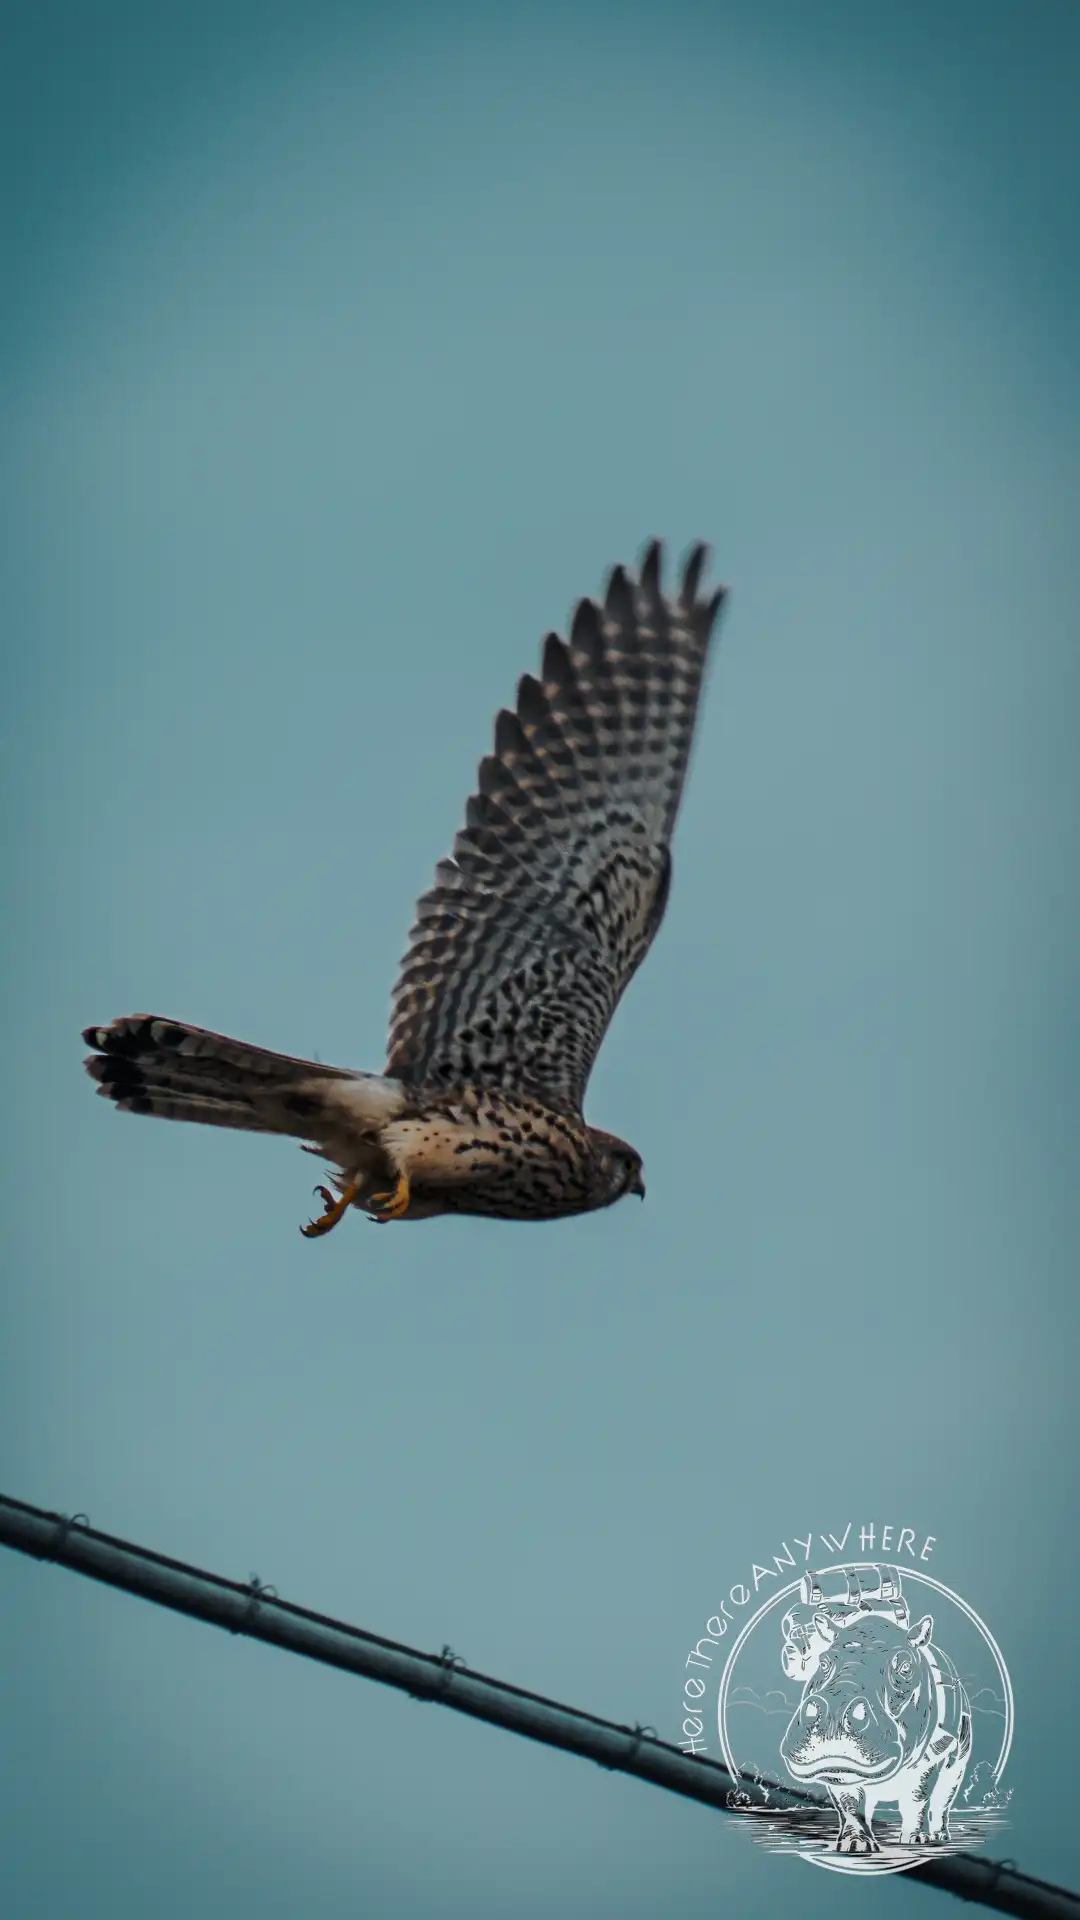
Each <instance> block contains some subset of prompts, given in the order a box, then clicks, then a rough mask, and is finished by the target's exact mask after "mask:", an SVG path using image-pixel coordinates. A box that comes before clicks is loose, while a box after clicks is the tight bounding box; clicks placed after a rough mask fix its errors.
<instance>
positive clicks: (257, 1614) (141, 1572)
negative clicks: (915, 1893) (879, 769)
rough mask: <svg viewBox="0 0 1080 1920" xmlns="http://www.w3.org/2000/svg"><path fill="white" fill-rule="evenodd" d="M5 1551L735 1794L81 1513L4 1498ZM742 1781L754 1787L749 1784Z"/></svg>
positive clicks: (978, 1871)
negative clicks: (120, 1535) (108, 1529)
mask: <svg viewBox="0 0 1080 1920" xmlns="http://www.w3.org/2000/svg"><path fill="white" fill-rule="evenodd" d="M0 1545H4V1546H8V1547H13V1548H15V1549H16V1551H17V1552H19V1553H25V1554H29V1555H30V1556H31V1557H32V1558H33V1559H35V1560H55V1561H57V1562H59V1564H60V1565H61V1566H65V1567H70V1568H71V1569H72V1571H73V1572H76V1573H83V1574H86V1575H88V1576H89V1578H90V1579H92V1580H100V1581H103V1582H104V1583H105V1584H106V1585H107V1586H112V1587H120V1588H122V1589H123V1591H124V1592H126V1593H134V1594H138V1595H139V1596H140V1597H141V1598H142V1599H144V1600H152V1601H154V1602H155V1604H156V1605H158V1606H161V1607H170V1608H171V1609H172V1610H173V1611H174V1612H176V1613H186V1614H189V1615H191V1616H192V1618H194V1619H196V1620H205V1621H206V1622H207V1623H208V1624H209V1625H211V1626H218V1627H224V1628H226V1629H227V1630H228V1632H230V1633H242V1634H244V1635H246V1636H247V1638H249V1639H252V1640H263V1641H266V1642H267V1643H268V1644H269V1645H271V1646H275V1647H282V1648H284V1650H285V1651H286V1652H288V1653H298V1654H302V1655H303V1656H304V1657H305V1658H306V1659H308V1660H319V1661H322V1662H323V1664H324V1665H326V1666H330V1667H338V1668H340V1669H341V1670H342V1671H343V1672H345V1673H355V1674H361V1675H363V1677H364V1678H366V1679H369V1680H379V1681H381V1682H382V1683H383V1684H384V1685H385V1686H390V1687H397V1688H399V1689H400V1690H401V1691H402V1692H403V1693H409V1694H412V1695H413V1697H414V1698H416V1699H420V1700H432V1701H437V1702H438V1703H439V1704H440V1705H442V1706H446V1707H452V1708H453V1709H454V1710H455V1712H457V1713H467V1714H469V1715H471V1716H472V1718H473V1719H475V1720H487V1721H489V1722H490V1723H491V1725H493V1726H497V1727H505V1728H507V1729H508V1730H509V1731H510V1732H512V1733H520V1734H522V1735H524V1737H525V1738H526V1739H529V1740H539V1741H542V1742H543V1743H544V1744H545V1745H546V1746H549V1747H561V1748H562V1749H563V1750H564V1751H565V1752H567V1753H577V1754H580V1755H581V1756H582V1758H583V1759H589V1760H595V1761H596V1762H597V1764H598V1765H599V1766H602V1767H607V1768H609V1769H610V1770H612V1771H615V1772H621V1773H629V1774H633V1775H635V1776H636V1778H637V1779H639V1780H646V1781H648V1782H649V1783H650V1784H651V1785H652V1786H655V1787H665V1788H666V1789H667V1790H668V1792H669V1793H678V1794H681V1795H683V1796H684V1797H685V1798H687V1799H690V1800H700V1801H703V1802H704V1803H705V1804H706V1805H707V1806H712V1807H717V1808H719V1809H721V1811H723V1812H730V1811H731V1806H730V1802H729V1796H730V1795H732V1794H733V1793H734V1792H735V1791H736V1790H737V1789H738V1787H739V1782H738V1781H737V1780H735V1779H734V1778H733V1776H732V1775H731V1774H730V1773H729V1772H728V1770H727V1768H726V1767H725V1766H723V1765H721V1763H720V1762H719V1761H716V1760H711V1759H709V1758H708V1757H707V1756H706V1755H697V1756H691V1755H688V1754H685V1753H683V1752H681V1751H680V1749H679V1748H678V1747H674V1746H671V1745H669V1744H668V1742H667V1741H666V1740H661V1739H660V1738H659V1737H658V1736H657V1734H656V1733H655V1732H654V1731H653V1729H652V1728H650V1727H641V1726H634V1727H627V1726H620V1725H618V1723H617V1722H615V1721H613V1720H602V1719H600V1718H599V1717H598V1716H597V1715H596V1714H592V1713H585V1712H583V1711H582V1710H581V1709H580V1708H578V1707H567V1706H564V1705H562V1703H561V1702H560V1701H558V1700H547V1699H545V1698H544V1697H543V1695H542V1694H538V1693H529V1692H526V1690H525V1689H524V1688H522V1687H514V1686H511V1685H509V1684H508V1683H507V1682H506V1681H504V1680H493V1679H491V1678H490V1677H489V1676H488V1675H487V1674H482V1673H476V1672H474V1671H473V1669H472V1668H471V1667H467V1666H466V1665H465V1663H464V1661H462V1660H461V1659H459V1658H458V1656H457V1655H456V1654H455V1653H454V1652H453V1651H452V1649H451V1648H450V1647H444V1648H443V1650H442V1652H441V1653H437V1654H432V1653H420V1652H418V1651H417V1650H416V1648H414V1647H407V1646H403V1645H401V1644H400V1643H399V1642H398V1641H395V1640H385V1639H383V1638H382V1637H381V1635H379V1634H375V1633H367V1632H365V1631H364V1630H363V1629H362V1628H360V1627H352V1626H349V1625H347V1624H346V1623H345V1622H344V1621H341V1620H333V1619H330V1618H328V1617H327V1616H326V1615H325V1614H320V1613H312V1612H311V1611H310V1610H309V1609H308V1608H306V1607H298V1606H294V1605H293V1604H292V1602H290V1601H288V1600H280V1599H279V1598H278V1596H277V1593H276V1592H275V1590H274V1588H273V1587H270V1586H264V1585H263V1583H262V1582H261V1581H260V1580H258V1579H257V1578H256V1577H255V1576H254V1575H253V1576H252V1578H251V1580H250V1581H249V1582H248V1584H247V1585H246V1586H244V1585H242V1584H241V1583H240V1582H238V1581H233V1580H223V1579H222V1578H221V1577H220V1576H219V1575H218V1574H213V1573H205V1572H203V1571H202V1570H201V1569H200V1568H198V1567H192V1566H188V1565H187V1564H186V1563H185V1562H184V1561H182V1560H170V1559H168V1558H166V1557H165V1555H163V1554H159V1553H152V1552H150V1550H149V1549H148V1548H146V1547H138V1546H134V1545H132V1543H131V1542H130V1541H127V1540H118V1539H115V1538H114V1537H113V1536H112V1535H111V1534H107V1533H99V1532H98V1531H97V1530H96V1529H95V1528H93V1527H91V1526H90V1524H89V1521H88V1520H87V1518H86V1516H85V1514H76V1515H74V1516H73V1517H72V1518H68V1517H66V1516H65V1515H63V1514H58V1513H47V1512H44V1511H43V1510H42V1509H41V1508H40V1507H31V1506H28V1505H26V1504H25V1503H24V1502H23V1501H21V1500H11V1499H8V1498H6V1497H5V1496H4V1495H2V1494H0ZM746 1784H747V1785H750V1784H752V1782H751V1781H750V1779H749V1777H747V1782H746ZM761 1784H764V1785H765V1786H767V1787H768V1789H769V1792H770V1801H771V1804H772V1805H773V1806H774V1807H777V1808H783V1807H790V1808H795V1807H799V1806H806V1805H807V1804H808V1803H809V1804H813V1805H818V1804H822V1803H820V1802H817V1801H815V1800H814V1799H813V1797H812V1796H810V1795H807V1794H801V1793H798V1792H795V1791H793V1790H791V1789H789V1788H787V1787H786V1786H784V1785H783V1783H781V1782H776V1781H767V1782H763V1783H761ZM910 1872H911V1877H912V1878H913V1879H916V1880H919V1881H921V1882H923V1883H924V1884H926V1885H929V1886H934V1887H940V1888H942V1889H943V1890H944V1891H945V1892H948V1893H953V1894H956V1895H957V1896H958V1897H959V1898H960V1899H962V1900H971V1901H976V1902H978V1903H979V1904H980V1905H982V1906H985V1907H991V1908H994V1909H995V1910H996V1911H997V1912H999V1913H1011V1914H1016V1915H1018V1916H1020V1920H1080V1895H1078V1894H1075V1893H1070V1892H1069V1891H1068V1890H1067V1889H1066V1888H1064V1887H1056V1886H1053V1885H1051V1884H1050V1882H1048V1881H1045V1880H1036V1879H1033V1878H1032V1877H1031V1875H1029V1874H1024V1873H1020V1872H1019V1871H1018V1870H1017V1868H1016V1866H1015V1864H1014V1862H1013V1861H1011V1860H986V1859H983V1858H982V1857H981V1856H980V1855H977V1854H966V1853H959V1854H944V1855H941V1856H940V1857H938V1858H937V1859H929V1860H926V1861H925V1862H922V1863H920V1865H919V1866H918V1867H914V1868H912V1869H911V1870H910Z"/></svg>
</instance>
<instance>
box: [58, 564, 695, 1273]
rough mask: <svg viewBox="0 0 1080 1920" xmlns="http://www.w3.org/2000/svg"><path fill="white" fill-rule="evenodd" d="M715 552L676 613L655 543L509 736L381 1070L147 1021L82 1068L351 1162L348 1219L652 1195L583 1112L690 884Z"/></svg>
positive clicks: (500, 735) (150, 1097) (588, 622)
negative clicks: (678, 864) (684, 862)
mask: <svg viewBox="0 0 1080 1920" xmlns="http://www.w3.org/2000/svg"><path fill="white" fill-rule="evenodd" d="M706 558H707V549H706V548H705V547H704V546H696V547H694V548H693V549H692V550H691V552H690V554H689V555H688V557H687V560H686V563H685V566H684V568H683V571H682V575H681V578H680V580H679V583H678V586H677V590H676V592H675V593H674V595H673V596H672V597H671V598H667V597H666V596H665V594H664V591H663V587H662V582H661V563H662V551H661V547H660V543H659V542H658V541H654V542H652V543H651V544H650V545H649V546H648V547H647V548H646V550H645V553H644V555H643V557H642V562H641V566H640V569H639V572H638V575H637V577H636V578H635V577H633V576H632V575H631V574H629V573H628V572H627V571H626V570H625V569H624V568H623V567H616V568H614V570H613V571H612V573H611V575H610V577H609V580H608V585H607V591H606V593H605V596H604V599H603V602H602V603H597V602H594V601H592V600H583V601H581V602H580V604H579V605H578V607H577V610H576V612H575V614H574V617H573V622H572V626H571V630H570V637H569V640H565V641H564V640H562V639H560V638H559V637H558V636H557V635H556V634H549V635H548V638H547V640H546V641H545V644H544V651H543V667H542V673H541V677H540V678H539V679H536V678H534V677H533V676H532V675H529V674H526V675H525V677H524V678H523V679H522V680H521V682H520V684H519V687H518V697H517V706H516V711H514V712H507V711H504V712H502V713H500V714H499V716H498V719H497V721H496V723H495V743H494V752H493V753H492V754H490V755H489V756H488V758H486V759H485V760H483V761H482V762H481V764H480V773H479V785H478V791H477V792H476V793H475V794H474V795H473V797H472V798H471V799H470V801H469V803H468V807H467V811H466V820H465V826H464V828H463V829H462V831H461V832H460V833H459V834H458V836H457V839H456V840H455V842H454V850H453V854H452V856H451V857H450V858H448V859H446V860H443V861H441V862H440V863H439V865H438V867H437V868H436V872H435V885H434V887H433V888H432V890H431V891H430V892H429V893H425V894H424V895H423V896H422V898H421V899H420V902H419V905H418V908H417V919H416V924H415V925H414V927H413V929H412V933H411V936H410V942H409V947H408V951H407V953H406V954H405V957H404V960H403V962H402V966H401V972H400V976H399V978H398V982H397V985H396V987H395V989H394V995H393V1006H392V1013H391V1021H390V1038H389V1049H388V1058H387V1063H386V1069H385V1072H384V1073H381V1074H375V1073H362V1072H359V1071H354V1070H351V1069H348V1068H343V1067H328V1066H323V1065H322V1064H321V1063H319V1062H317V1061H310V1060H300V1059H293V1058H291V1057H290V1056H288V1055H284V1054H278V1053H270V1052H267V1051H265V1050H264V1049H263V1048H260V1047H253V1046H249V1045H247V1044H246V1043H244V1042H242V1041H237V1040H230V1039H227V1038H226V1037H225V1036H224V1035H222V1034H217V1033H210V1032H207V1031H205V1030H204V1029H202V1028H200V1027H191V1026H187V1025H184V1024H182V1023H181V1022H179V1021H175V1020H170V1019H164V1018H161V1017H158V1016H156V1015H150V1014H133V1015H130V1016H127V1017H126V1018H122V1019H119V1020H114V1021H113V1022H112V1023H111V1024H110V1025H109V1026H104V1027H89V1028H87V1030H86V1032H85V1034H84V1036H83V1037H84V1039H85V1040H86V1042H87V1044H88V1045H89V1046H90V1047H92V1048H93V1049H94V1051H93V1052H92V1053H91V1055H90V1057H89V1058H88V1060H87V1062H86V1067H87V1072H88V1073H89V1074H90V1075H91V1077H92V1078H93V1079H94V1080H96V1081H97V1083H98V1091H99V1093H102V1094H104V1095H105V1096H106V1097H107V1098H109V1099H111V1100H114V1101H115V1102H116V1105H117V1106H118V1107H119V1108H121V1109H122V1110H123V1111H125V1112H130V1113H147V1114H157V1115H160V1116H162V1117H164V1118H166V1119H173V1120H195V1121H201V1122H203V1123H205V1124H207V1125H209V1126H219V1127H234V1128H241V1129H245V1130H247V1131H251V1132H257V1133H276V1134H285V1135H289V1136H291V1137H293V1138H294V1139H299V1140H301V1141H302V1142H303V1143H304V1144H305V1146H306V1148H307V1150H308V1151H309V1152H312V1153H318V1154H321V1155H322V1156H323V1157H324V1158H325V1159H326V1160H327V1161H328V1162H329V1163H330V1164H331V1165H332V1166H333V1167H335V1168H336V1169H337V1171H336V1172H335V1173H334V1174H333V1175H332V1176H329V1177H330V1178H331V1179H332V1185H333V1188H334V1189H335V1191H333V1192H332V1191H331V1190H330V1188H329V1187H325V1186H323V1187H318V1188H317V1189H316V1192H317V1193H318V1194H319V1195H320V1197H321V1199H322V1201H323V1208H324V1210H323V1212H322V1214H321V1215H320V1216H319V1218H318V1219H316V1220H313V1221H311V1222H310V1223H309V1225H308V1226H306V1227H305V1228H303V1232H304V1233H306V1234H307V1235H309V1236H310V1237H317V1236H319V1235H321V1234H324V1233H327V1232H329V1230H330V1228H331V1227H333V1226H335V1225H336V1224H337V1222H338V1221H339V1220H340V1219H341V1218H342V1216H343V1214H344V1213H345V1212H346V1211H347V1209H348V1208H349V1207H357V1208H360V1209H361V1210H363V1211H364V1212H366V1213H367V1214H368V1215H369V1216H370V1217H371V1218H373V1219H375V1220H379V1221H383V1222H385V1221H389V1220H417V1219H424V1218H429V1217H431V1216H432V1215H436V1214H449V1213H467V1214H486V1215H488V1216H492V1217H496V1218H499V1219H504V1220H546V1219H556V1218H559V1217H561V1216H565V1215H568V1214H576V1213H585V1212H589V1211H591V1210H592V1209H594V1208H597V1207H605V1206H609V1205H611V1203H612V1202H613V1201H615V1200H618V1199H620V1198H621V1197H622V1196H623V1195H624V1194H628V1193H636V1194H642V1195H643V1194H644V1191H645V1189H644V1182H643V1178H642V1165H641V1158H640V1155H639V1154H638V1153H637V1152H636V1151H635V1149H634V1148H633V1147H631V1146H629V1145H628V1144H627V1143H626V1142H625V1141H624V1140H620V1139H619V1138H618V1137H617V1136H616V1135H614V1134H610V1133H604V1132H602V1131H601V1130H600V1129H599V1128H597V1127H590V1126H588V1125H587V1124H586V1122H585V1119H584V1117H583V1111H582V1109H583V1102H584V1097H585V1088H586V1084H587V1082H588V1078H589V1074H590V1072H591V1070H592V1066H593V1062H594V1060H595V1058H596V1055H597V1052H598V1050H599V1047H600V1044H601V1041H602V1040H603V1038H604V1034H605V1032H606V1031H607V1027H608V1025H609V1023H610V1020H611V1017H612V1014H613V1013H614V1011H615V1008H616V1006H617V1005H618V1002H619V1000H620V998H621V997H622V994H623V991H624V989H625V987H626V985H627V983H628V981H629V980H630V978H631V977H632V975H633V974H634V973H635V972H636V970H637V968H638V967H639V966H640V964H641V962H642V960H643V959H644V957H645V954H646V953H647V952H648V949H649V947H650V945H651V943H652V941H653V938H654V936H655V934H656V931H657V928H658V927H659V925H660V922H661V920H662V918H663V915H664V910H665V907H666V905H667V898H668V890H669V887H670V882H671V853H670V842H671V836H672V831H673V828H674V825H675V817H676V814H677V812H678V808H679V801H680V799H681V796H682V789H683V783H684V780H685V776H686V767H687V761H688V757H689V753H690V745H691V740H692V737H693V731H694V722H695V717H696V713H697V707H698V700H699V695H700V692H701V686H702V679H703V675H704V671H705V665H706V659H707V655H708V650H709V643H710V639H711V637H712V633H713V630H714V627H715V624H716V618H717V614H718V612H719V609H720V606H721V604H722V601H723V599H724V589H723V588H720V589H718V590H717V591H716V592H714V593H712V594H711V595H705V596H703V595H702V593H701V590H700V589H701V577H702V572H703V569H704V565H705V561H706Z"/></svg>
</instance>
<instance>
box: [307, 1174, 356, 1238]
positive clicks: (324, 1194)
mask: <svg viewBox="0 0 1080 1920" xmlns="http://www.w3.org/2000/svg"><path fill="white" fill-rule="evenodd" d="M315 1191H316V1193H317V1194H318V1195H319V1198H320V1199H321V1200H322V1201H323V1203H324V1205H325V1207H326V1212H325V1213H322V1214H320V1215H319V1218H318V1219H317V1220H309V1221H308V1223H307V1226H306V1227H301V1229H300V1231H301V1233H302V1234H303V1236H304V1238H305V1240H317V1239H319V1237H320V1236H321V1235H322V1234H324V1233H329V1231H330V1229H331V1227H336V1226H337V1223H338V1221H339V1220H340V1219H341V1216H342V1214H344V1213H347V1212H348V1210H349V1208H350V1207H351V1206H352V1203H353V1201H354V1200H355V1199H356V1196H357V1194H358V1193H359V1191H360V1189H359V1187H358V1186H357V1184H356V1182H355V1181H354V1180H350V1182H349V1184H348V1186H347V1187H342V1189H341V1192H340V1194H339V1195H338V1198H337V1199H336V1200H335V1199H334V1196H333V1194H332V1193H331V1191H330V1189H329V1187H316V1189H315Z"/></svg>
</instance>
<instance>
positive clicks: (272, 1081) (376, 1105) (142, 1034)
mask: <svg viewBox="0 0 1080 1920" xmlns="http://www.w3.org/2000/svg"><path fill="white" fill-rule="evenodd" d="M83 1039H84V1040H85V1041H86V1044H87V1046H89V1047H93V1048H94V1049H95V1051H94V1052H93V1053H91V1054H90V1055H89V1057H88V1059H87V1061H86V1063H85V1064H86V1071H87V1073H88V1074H89V1075H90V1078H91V1079H92V1080H96V1081H97V1083H98V1089H97V1090H98V1092H99V1093H100V1094H103V1095H104V1096H105V1098H106V1099H108V1100H114V1101H115V1102H116V1105H117V1106H118V1108H119V1109H120V1111H121V1112H122V1113H150V1114H156V1115H158V1117H159V1118H161V1119H164V1120H197V1121H201V1122H202V1123H203V1125H205V1126H211V1127H237V1128H241V1129H243V1130H245V1131H246V1132H249V1133H281V1134H288V1135H291V1136H292V1137H293V1138H294V1139H297V1140H311V1141H314V1142H316V1143H317V1144H318V1145H320V1146H326V1145H328V1144H329V1143H331V1142H332V1141H333V1140H334V1138H335V1137H336V1136H337V1135H339V1134H342V1133H344V1134H345V1135H346V1136H349V1135H351V1136H353V1137H355V1135H356V1134H357V1133H361V1132H364V1131H365V1130H372V1131H377V1130H378V1128H379V1127H381V1126H383V1125H384V1124H385V1123H386V1122H387V1121H388V1120H392V1119H394V1118H396V1116H397V1115H398V1114H399V1113H400V1112H401V1110H402V1108H403V1106H404V1104H405V1096H404V1092H403V1089H402V1088H401V1086H400V1085H399V1083H398V1082H397V1081H394V1080H387V1079H384V1078H383V1077H382V1076H381V1075H380V1074H375V1073H356V1072H352V1071H350V1069H349V1068H347V1067H325V1066H323V1065H322V1064H321V1063H320V1062H319V1061H318V1060H296V1059H293V1058H292V1057H291V1056H290V1055H288V1054H284V1053H268V1052H267V1050H266V1049H265V1048H264V1047H251V1046H248V1045H247V1043H246V1042H245V1041H243V1040H230V1039H228V1038H226V1036H225V1035H224V1034H221V1033H208V1032H207V1031H206V1030H205V1029H204V1028H203V1027H189V1026H185V1025H184V1024H183V1023H182V1022H180V1021H178V1020H165V1019H161V1018H160V1017H159V1016H158V1015H156V1014H148V1013H134V1014H128V1015H127V1016H125V1017H124V1018H123V1019H120V1020H113V1021H112V1022H111V1023H110V1024H109V1026H107V1027H87V1028H86V1030H85V1032H84V1033H83Z"/></svg>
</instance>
